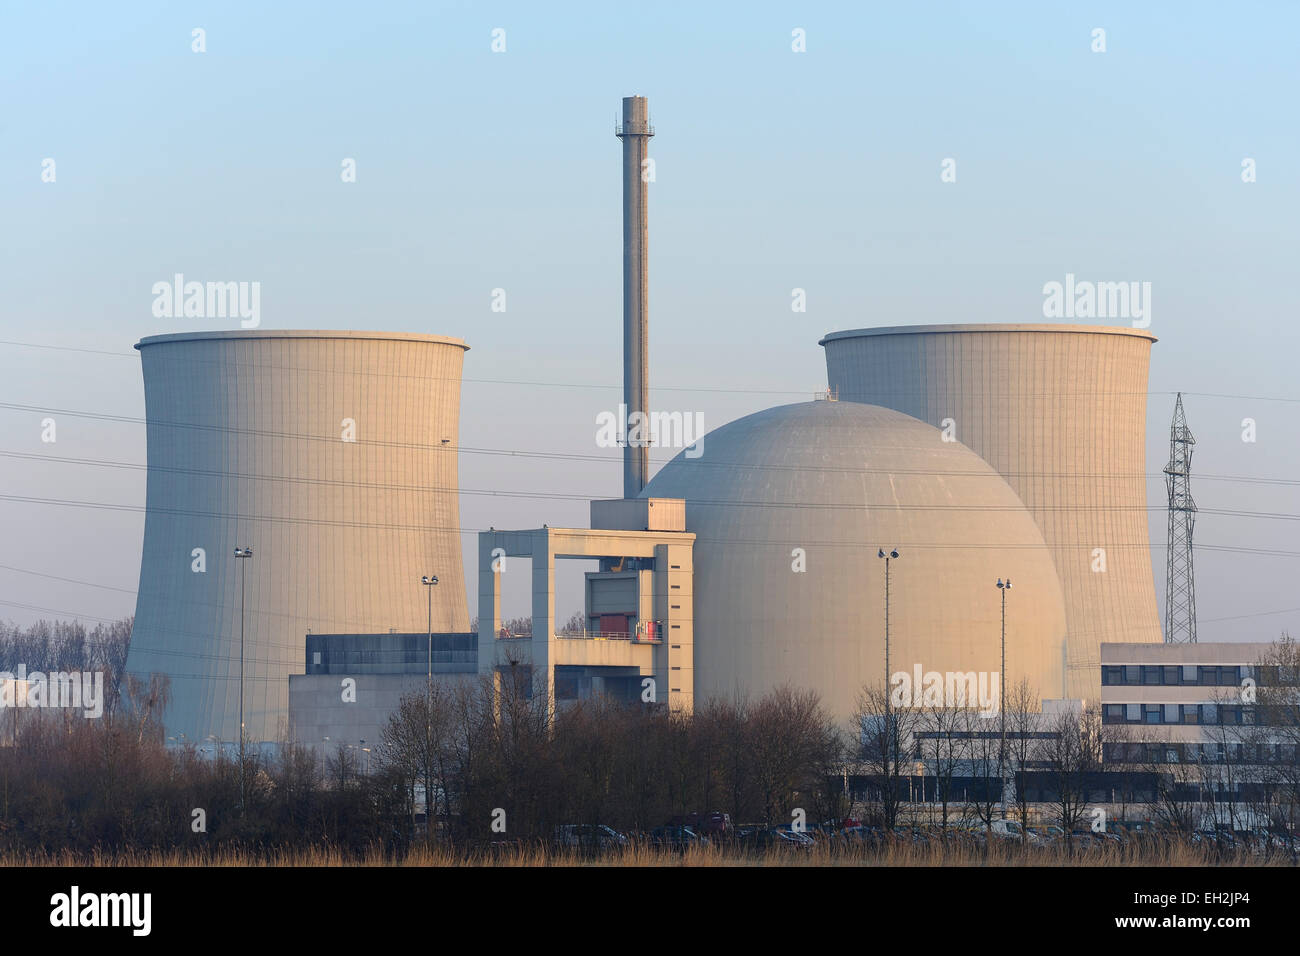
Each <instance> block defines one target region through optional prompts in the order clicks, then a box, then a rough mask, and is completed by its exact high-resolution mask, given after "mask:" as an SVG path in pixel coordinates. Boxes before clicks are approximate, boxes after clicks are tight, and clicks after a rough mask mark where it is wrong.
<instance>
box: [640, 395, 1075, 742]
mask: <svg viewBox="0 0 1300 956" xmlns="http://www.w3.org/2000/svg"><path fill="white" fill-rule="evenodd" d="M693 453H694V452H692V454H693ZM643 494H644V496H646V497H656V498H684V499H685V500H686V527H687V530H688V531H692V532H694V533H695V534H696V535H697V537H696V542H695V558H694V561H695V584H694V605H695V635H696V638H695V641H696V642H695V678H696V685H695V693H696V699H697V700H702V699H706V698H708V697H710V696H713V697H730V696H732V695H734V694H737V693H739V694H749V695H758V694H761V693H763V692H765V691H767V690H769V689H771V688H773V687H777V686H779V685H782V684H787V683H788V684H790V685H792V686H795V687H800V688H813V689H816V690H817V691H818V692H819V693H820V694H821V697H822V701H823V703H824V705H825V706H826V707H827V709H828V712H829V713H831V714H833V715H834V716H836V717H837V718H840V719H846V718H849V717H851V716H852V715H853V714H854V713H855V711H856V709H857V705H858V701H859V696H860V694H861V693H862V691H863V690H864V688H866V687H867V686H868V685H874V686H875V687H876V688H877V689H878V688H880V687H881V686H882V685H883V684H884V681H885V562H884V561H881V560H879V559H878V557H877V552H878V549H880V548H883V549H884V550H885V551H886V552H889V551H890V550H891V549H895V548H896V549H898V551H899V554H900V557H899V558H898V559H897V560H895V561H893V562H892V565H891V568H890V672H891V676H892V675H893V674H896V673H898V672H906V673H907V674H909V675H912V674H913V673H914V672H915V669H916V668H917V667H920V668H921V670H922V671H923V672H924V673H930V672H939V673H947V672H961V673H965V672H971V671H974V672H985V673H987V674H992V673H999V675H1000V676H999V680H1000V681H1001V680H1005V681H1008V682H1009V684H1008V686H1012V685H1014V684H1016V683H1017V682H1019V680H1020V679H1021V678H1024V679H1027V680H1028V681H1029V683H1030V686H1031V687H1032V689H1033V690H1034V691H1036V692H1037V694H1038V696H1039V697H1041V698H1054V697H1061V696H1062V692H1063V690H1064V686H1063V682H1064V675H1063V671H1064V667H1063V663H1064V641H1065V610H1064V603H1063V599H1062V594H1061V587H1060V584H1059V582H1058V580H1057V577H1056V572H1055V570H1054V569H1053V566H1052V562H1051V559H1050V554H1049V551H1048V548H1047V545H1046V543H1045V542H1044V540H1043V536H1042V534H1041V533H1040V531H1039V530H1038V526H1037V524H1035V522H1034V519H1033V517H1032V515H1030V514H1029V512H1028V511H1026V510H1025V507H1024V504H1023V503H1022V502H1021V500H1020V498H1019V496H1017V495H1016V493H1015V491H1013V490H1012V488H1011V487H1010V486H1009V485H1008V484H1007V482H1006V481H1005V480H1004V479H1003V478H1002V477H1001V476H1000V475H998V473H997V472H996V471H994V470H993V469H992V468H991V467H990V466H989V465H988V464H987V463H986V462H985V461H984V460H983V459H982V458H980V457H979V456H978V455H976V454H975V453H974V452H972V451H971V450H970V449H968V448H967V447H966V446H965V445H962V444H961V443H959V442H955V441H947V440H945V438H944V435H943V433H942V432H941V431H940V430H939V429H937V428H934V427H932V426H930V425H927V424H925V423H924V422H921V421H918V420H917V419H915V418H912V417H910V416H908V415H904V414H902V413H900V412H896V411H892V410H890V409H885V408H879V407H876V406H871V405H862V404H857V403H851V402H833V401H816V402H808V403H803V404H797V405H784V406H779V407H776V408H771V409H767V410H765V411H761V412H758V413H756V414H753V415H749V416H746V417H744V418H741V419H738V420H736V421H734V422H731V423H729V424H727V425H723V426H722V427H720V428H718V429H716V430H715V431H712V432H710V433H709V434H708V435H707V436H706V438H705V440H704V442H703V454H702V455H700V456H699V457H696V458H692V457H690V455H688V454H687V453H686V452H683V453H682V454H680V455H678V456H677V457H676V458H674V459H673V460H672V461H670V462H669V463H668V464H666V465H665V466H664V467H663V468H662V469H661V470H660V472H659V473H658V474H657V475H656V476H655V478H654V479H653V480H652V481H651V482H650V484H649V485H648V486H647V488H646V489H645V491H644V493H643ZM999 578H1002V579H1004V580H1005V579H1007V578H1010V579H1011V580H1012V581H1013V582H1014V590H1013V591H1012V592H1010V594H1009V595H1008V610H1007V651H1006V654H1007V659H1006V669H1007V673H1006V674H1005V675H1001V674H1000V670H1001V667H1000V650H1001V593H1000V592H999V590H998V588H997V586H996V582H997V580H998V579H999Z"/></svg>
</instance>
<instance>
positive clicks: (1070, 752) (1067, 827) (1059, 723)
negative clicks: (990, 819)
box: [1038, 707, 1102, 853]
mask: <svg viewBox="0 0 1300 956" xmlns="http://www.w3.org/2000/svg"><path fill="white" fill-rule="evenodd" d="M1048 728H1049V736H1048V738H1047V739H1045V740H1043V741H1041V742H1040V746H1039V748H1038V758H1039V759H1040V760H1041V761H1042V762H1043V763H1044V765H1045V766H1046V770H1047V773H1048V775H1049V777H1050V779H1051V781H1052V786H1053V790H1054V793H1053V797H1052V803H1053V808H1054V811H1055V816H1056V822H1057V823H1058V824H1059V826H1060V827H1061V829H1062V830H1064V831H1065V841H1066V849H1067V852H1069V853H1073V852H1074V842H1073V839H1072V834H1073V833H1074V831H1075V830H1076V829H1078V828H1079V827H1080V825H1081V824H1082V823H1083V821H1084V818H1085V816H1086V815H1087V812H1088V778H1089V776H1090V775H1091V774H1094V773H1095V772H1096V771H1098V770H1100V769H1101V763H1102V750H1101V742H1102V737H1101V715H1100V713H1099V712H1098V711H1097V710H1096V709H1095V708H1091V707H1085V708H1083V710H1081V711H1080V710H1074V709H1072V708H1071V709H1067V710H1063V711H1062V712H1061V713H1060V714H1058V715H1057V716H1056V717H1055V718H1054V719H1051V720H1050V721H1048Z"/></svg>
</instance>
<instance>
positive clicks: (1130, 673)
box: [1124, 664, 1142, 684]
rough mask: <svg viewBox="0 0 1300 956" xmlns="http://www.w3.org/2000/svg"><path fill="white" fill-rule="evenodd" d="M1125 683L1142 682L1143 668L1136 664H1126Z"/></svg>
mask: <svg viewBox="0 0 1300 956" xmlns="http://www.w3.org/2000/svg"><path fill="white" fill-rule="evenodd" d="M1124 683H1126V684H1140V683H1142V668H1140V667H1138V666H1137V665H1136V664H1125V665H1124Z"/></svg>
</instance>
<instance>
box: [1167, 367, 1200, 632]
mask: <svg viewBox="0 0 1300 956" xmlns="http://www.w3.org/2000/svg"><path fill="white" fill-rule="evenodd" d="M1195 444H1196V439H1195V438H1193V437H1192V430H1191V429H1190V428H1188V427H1187V419H1186V418H1185V417H1184V416H1183V393H1182V392H1179V393H1178V401H1177V403H1176V404H1175V405H1174V420H1173V423H1172V424H1171V425H1170V427H1169V464H1168V465H1166V466H1165V487H1166V488H1167V489H1168V491H1169V535H1168V549H1169V550H1168V556H1167V558H1166V562H1165V564H1166V568H1167V570H1168V578H1167V579H1166V586H1165V643H1166V644H1195V643H1196V571H1195V568H1194V567H1193V565H1192V529H1193V527H1195V525H1196V502H1194V501H1193V500H1192V489H1191V480H1192V446H1193V445H1195Z"/></svg>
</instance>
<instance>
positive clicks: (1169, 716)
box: [1164, 704, 1183, 724]
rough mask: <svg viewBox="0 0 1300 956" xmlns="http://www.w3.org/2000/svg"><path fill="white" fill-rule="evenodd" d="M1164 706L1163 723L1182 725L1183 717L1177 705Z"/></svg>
mask: <svg viewBox="0 0 1300 956" xmlns="http://www.w3.org/2000/svg"><path fill="white" fill-rule="evenodd" d="M1164 706H1165V719H1164V722H1165V723H1166V724H1179V723H1182V719H1183V717H1182V713H1181V710H1180V708H1179V705H1178V704H1165V705H1164Z"/></svg>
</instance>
